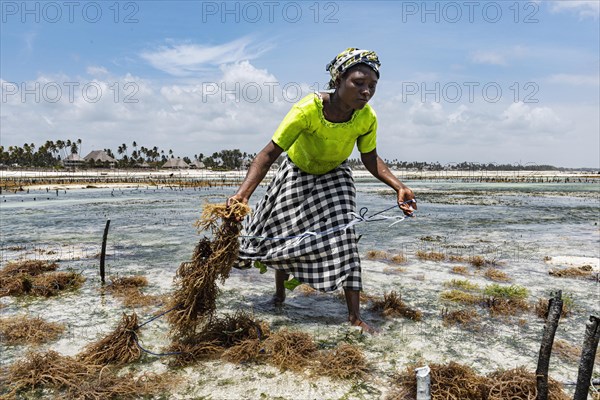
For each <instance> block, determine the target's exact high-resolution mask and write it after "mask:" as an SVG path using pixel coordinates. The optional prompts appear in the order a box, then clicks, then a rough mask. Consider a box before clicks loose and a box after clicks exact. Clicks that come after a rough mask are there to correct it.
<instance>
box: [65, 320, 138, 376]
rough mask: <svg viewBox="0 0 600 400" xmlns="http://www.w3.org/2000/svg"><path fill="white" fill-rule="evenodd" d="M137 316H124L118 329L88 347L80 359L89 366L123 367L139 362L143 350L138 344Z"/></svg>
mask: <svg viewBox="0 0 600 400" xmlns="http://www.w3.org/2000/svg"><path fill="white" fill-rule="evenodd" d="M137 329H138V317H137V314H135V313H132V314H131V315H127V314H125V313H124V314H123V318H122V319H121V322H120V323H119V325H118V326H117V328H116V329H115V330H114V331H112V332H111V333H109V334H108V335H106V336H105V337H104V338H102V339H100V340H98V341H97V342H94V343H90V344H89V345H87V346H86V347H85V348H84V349H83V351H82V352H81V353H79V354H78V356H77V357H78V359H79V360H81V361H82V362H84V363H87V364H98V365H106V364H114V365H123V364H127V363H129V362H132V361H137V360H139V358H140V356H141V350H140V348H139V346H138V344H137V333H136V330H137Z"/></svg>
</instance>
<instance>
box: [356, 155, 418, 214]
mask: <svg viewBox="0 0 600 400" xmlns="http://www.w3.org/2000/svg"><path fill="white" fill-rule="evenodd" d="M360 159H361V161H362V163H363V165H364V166H365V168H367V170H368V171H369V172H370V173H371V175H373V176H374V177H375V178H377V179H379V180H380V181H381V182H383V183H385V184H386V185H388V186H389V187H391V188H392V189H394V190H395V191H396V193H398V205H399V206H400V209H401V210H402V211H403V212H404V214H406V215H410V214H412V212H413V211H414V210H416V209H417V202H416V200H415V194H414V193H413V191H412V190H411V189H409V188H408V186H406V185H405V184H403V183H402V182H400V180H399V179H398V178H396V176H395V175H394V174H393V173H392V171H390V169H389V168H388V166H387V165H386V164H385V162H383V160H382V159H381V158H380V157H379V156H378V155H377V149H375V150H373V151H370V152H368V153H361V154H360Z"/></svg>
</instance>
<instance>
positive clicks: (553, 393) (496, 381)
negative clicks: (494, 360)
mask: <svg viewBox="0 0 600 400" xmlns="http://www.w3.org/2000/svg"><path fill="white" fill-rule="evenodd" d="M488 379H489V382H488V386H489V389H488V393H489V395H488V400H503V399H514V400H534V399H537V384H536V376H535V373H534V372H528V371H527V370H526V369H525V368H524V367H518V368H514V369H511V370H508V371H496V372H492V373H491V374H489V375H488ZM569 399H570V398H569V397H568V396H567V395H566V394H565V393H564V392H563V390H562V385H561V384H560V383H559V382H557V381H556V380H554V379H552V378H548V400H569Z"/></svg>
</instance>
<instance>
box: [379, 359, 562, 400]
mask: <svg viewBox="0 0 600 400" xmlns="http://www.w3.org/2000/svg"><path fill="white" fill-rule="evenodd" d="M430 368H431V399H432V400H454V399H461V400H505V399H514V400H531V399H535V398H536V397H537V388H536V377H535V373H533V372H528V371H527V370H526V369H525V368H524V367H518V368H515V369H511V370H507V371H495V372H492V373H491V374H489V375H487V376H481V375H478V374H477V373H476V372H475V371H474V370H473V369H471V368H470V367H468V366H466V365H462V364H458V363H455V362H450V363H449V364H447V365H443V364H432V365H430ZM394 381H395V383H396V385H397V387H396V388H395V389H394V390H393V391H392V393H391V394H390V395H388V397H387V398H386V400H409V399H410V400H413V399H415V398H416V396H417V393H416V388H417V381H416V375H415V367H414V366H411V367H408V368H407V369H406V370H405V371H404V372H402V373H400V374H398V375H396V377H395V378H394ZM548 389H549V390H548V399H549V400H567V399H568V398H569V397H568V396H567V395H566V394H565V393H564V392H563V390H562V388H561V385H560V383H559V382H557V381H556V380H554V379H552V378H549V379H548Z"/></svg>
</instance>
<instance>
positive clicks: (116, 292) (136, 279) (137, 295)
mask: <svg viewBox="0 0 600 400" xmlns="http://www.w3.org/2000/svg"><path fill="white" fill-rule="evenodd" d="M147 285H148V279H146V277H143V276H123V277H111V282H110V283H109V284H108V285H106V287H105V290H106V291H107V292H109V293H111V294H112V295H113V296H115V297H117V298H118V299H120V300H121V301H122V302H123V305H124V306H125V307H140V306H150V305H160V304H162V303H164V299H163V296H160V295H149V294H145V293H142V291H141V290H140V288H143V287H145V286H147Z"/></svg>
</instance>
